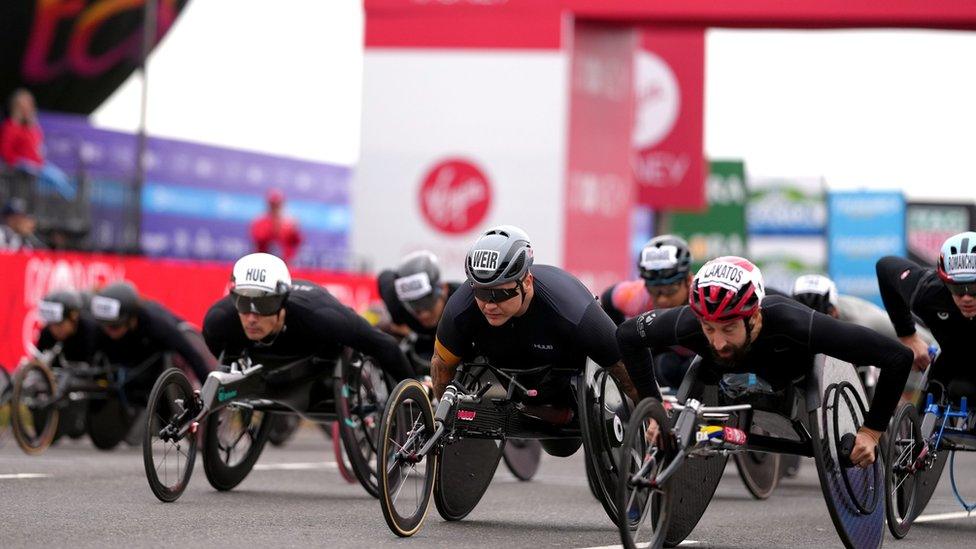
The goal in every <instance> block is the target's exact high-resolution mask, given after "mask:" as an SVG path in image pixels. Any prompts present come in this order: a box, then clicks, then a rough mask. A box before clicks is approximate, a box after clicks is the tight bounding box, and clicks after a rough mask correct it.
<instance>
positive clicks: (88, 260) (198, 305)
mask: <svg viewBox="0 0 976 549" xmlns="http://www.w3.org/2000/svg"><path fill="white" fill-rule="evenodd" d="M230 272H231V264H230V263H218V262H200V261H186V260H166V259H149V258H145V257H134V256H115V255H99V254H81V253H32V254H25V253H16V254H0V273H2V276H0V293H2V296H3V297H0V318H2V319H3V322H0V364H2V365H3V366H4V367H5V368H7V369H8V370H9V369H13V368H14V367H15V366H16V365H17V362H18V361H19V360H20V358H21V357H22V356H23V355H24V353H25V352H28V351H29V350H30V349H31V346H32V345H33V342H34V341H35V340H36V339H37V332H38V329H39V325H38V320H37V316H36V304H37V302H38V300H40V299H41V298H42V297H44V295H45V294H47V293H48V292H50V291H52V290H56V289H91V288H97V287H100V286H104V285H105V284H108V283H111V282H114V281H117V280H128V281H130V282H132V283H133V284H135V285H136V287H137V288H138V289H139V292H140V293H141V294H142V295H143V296H144V297H146V298H148V299H151V300H155V301H158V302H160V303H163V304H165V305H166V307H168V308H169V309H170V310H171V311H173V312H174V313H175V314H176V315H178V316H180V317H182V318H183V319H184V320H187V321H188V322H191V323H192V324H194V325H196V326H200V324H201V323H202V322H203V316H204V314H206V312H207V309H208V308H209V307H210V306H211V305H212V304H213V303H214V302H215V301H217V300H218V299H220V297H221V296H223V295H225V294H226V293H227V291H228V286H229V282H230ZM292 276H293V277H294V278H303V279H307V280H311V281H313V282H316V283H319V284H322V285H323V286H325V287H326V288H327V289H328V290H329V291H330V292H332V294H333V295H335V296H336V297H337V298H338V299H339V300H340V301H342V302H343V303H345V304H346V305H348V306H350V307H352V308H354V309H356V310H363V309H365V308H366V307H367V306H368V305H369V303H370V302H371V301H373V300H376V299H378V294H377V289H376V281H375V279H374V278H373V277H372V276H369V275H364V274H347V273H336V272H327V271H311V270H293V271H292Z"/></svg>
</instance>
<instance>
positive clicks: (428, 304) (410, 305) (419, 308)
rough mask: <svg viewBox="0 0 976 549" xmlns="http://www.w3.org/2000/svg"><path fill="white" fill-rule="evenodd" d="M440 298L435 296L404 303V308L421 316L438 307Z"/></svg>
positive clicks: (431, 295) (430, 295)
mask: <svg viewBox="0 0 976 549" xmlns="http://www.w3.org/2000/svg"><path fill="white" fill-rule="evenodd" d="M438 297H440V296H438V295H435V294H429V295H426V296H424V297H422V298H420V299H414V300H412V301H403V302H402V303H403V306H404V308H406V309H407V311H409V312H410V313H411V314H414V315H416V314H419V313H422V312H424V311H429V310H431V309H433V308H434V307H435V306H437V298H438Z"/></svg>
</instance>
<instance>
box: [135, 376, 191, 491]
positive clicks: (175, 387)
mask: <svg viewBox="0 0 976 549" xmlns="http://www.w3.org/2000/svg"><path fill="white" fill-rule="evenodd" d="M196 407H197V402H196V399H195V397H194V394H193V386H192V385H190V380H189V379H187V377H186V375H185V374H184V373H183V372H181V371H180V370H177V369H176V368H170V369H168V370H166V371H165V372H163V375H161V376H159V379H157V380H156V384H155V385H153V389H152V392H151V393H150V394H149V406H148V408H147V410H146V430H145V433H143V438H142V462H143V465H144V466H145V469H146V479H147V480H148V481H149V488H150V489H151V490H152V493H153V494H154V495H155V496H156V497H157V498H159V500H160V501H164V502H171V501H176V500H177V499H178V498H179V497H180V496H181V495H182V494H183V491H184V490H186V486H187V484H189V482H190V476H191V475H192V474H193V464H194V463H195V462H196V457H197V436H196V434H195V433H194V432H192V431H187V433H186V435H184V436H183V438H181V439H179V440H172V439H170V438H168V437H166V438H165V439H164V436H163V435H162V431H163V429H164V428H167V427H169V428H171V429H173V430H179V429H180V428H182V427H183V426H185V425H186V423H187V422H189V421H191V420H192V419H193V418H194V416H195V415H196V413H197V411H196ZM181 457H182V463H181V459H180V458H181ZM174 462H175V463H174ZM171 467H172V469H171ZM160 469H162V478H160ZM171 470H172V473H173V474H172V475H170V471H171ZM171 479H172V480H171Z"/></svg>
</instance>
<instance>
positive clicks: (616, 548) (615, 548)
mask: <svg viewBox="0 0 976 549" xmlns="http://www.w3.org/2000/svg"><path fill="white" fill-rule="evenodd" d="M698 543H701V542H698V541H695V540H693V539H686V540H684V541H682V542H681V543H679V544H678V547H685V546H688V545H696V544H698ZM649 545H650V543H647V542H644V543H638V544H637V549H644V548H645V547H647V546H649ZM623 547H624V546H623V545H601V546H599V547H583V548H581V549H623Z"/></svg>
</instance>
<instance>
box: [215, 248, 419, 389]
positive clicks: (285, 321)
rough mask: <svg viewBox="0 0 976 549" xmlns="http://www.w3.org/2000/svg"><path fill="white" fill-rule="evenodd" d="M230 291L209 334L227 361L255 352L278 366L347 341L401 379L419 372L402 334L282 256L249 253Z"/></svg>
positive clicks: (330, 351)
mask: <svg viewBox="0 0 976 549" xmlns="http://www.w3.org/2000/svg"><path fill="white" fill-rule="evenodd" d="M231 281H232V283H233V287H232V289H231V291H230V293H229V294H228V295H226V296H224V297H223V298H221V299H220V300H218V301H217V302H216V303H214V304H213V305H212V306H211V307H210V310H208V311H207V314H206V317H205V318H204V321H203V336H204V340H205V341H206V343H207V347H209V348H210V351H211V352H212V353H213V354H214V356H218V357H221V363H222V364H228V363H229V362H230V361H233V360H236V359H238V358H241V357H242V356H245V355H247V356H250V357H252V358H254V359H256V360H257V361H263V360H268V361H270V362H271V363H272V364H271V365H274V366H280V365H282V364H284V363H286V362H291V361H295V360H300V359H304V358H311V357H315V358H320V359H326V360H332V359H336V358H338V357H339V355H340V354H341V353H342V351H343V349H344V348H345V347H351V348H353V349H355V350H356V351H359V352H361V353H364V354H367V355H369V356H371V357H373V358H374V359H376V360H377V361H378V362H379V366H380V367H381V368H382V369H383V370H384V371H386V372H387V373H389V374H390V375H391V376H392V377H393V378H394V379H396V380H397V381H400V380H403V379H406V378H412V377H414V372H413V369H412V367H411V366H410V364H409V363H408V362H407V359H406V358H405V357H404V356H403V353H402V352H401V351H400V348H399V346H397V343H396V340H395V339H393V337H392V336H390V335H388V334H385V333H383V332H381V331H379V330H378V329H376V328H373V327H372V326H370V325H369V323H368V322H366V320H365V319H364V318H362V317H361V316H359V315H358V314H356V312H355V311H353V310H352V309H350V308H349V307H346V306H345V305H343V304H342V303H340V302H339V300H338V299H336V298H335V297H333V296H332V294H330V293H329V292H328V291H327V290H326V289H325V288H323V287H321V286H319V285H317V284H314V283H312V282H308V281H305V280H294V281H293V280H292V278H291V274H290V273H289V272H288V267H287V266H286V265H285V262H284V261H282V260H281V259H280V258H278V257H275V256H273V255H271V254H266V253H253V254H249V255H246V256H244V257H242V258H240V259H239V260H237V262H236V263H235V264H234V269H233V275H232V278H231Z"/></svg>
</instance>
